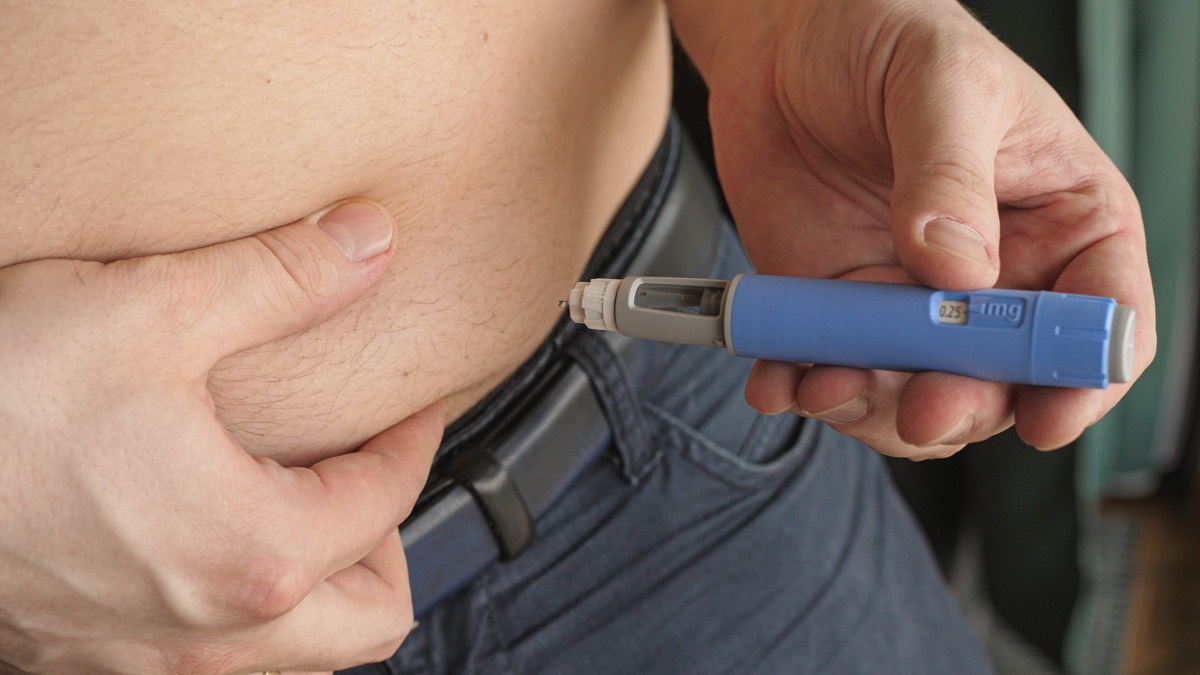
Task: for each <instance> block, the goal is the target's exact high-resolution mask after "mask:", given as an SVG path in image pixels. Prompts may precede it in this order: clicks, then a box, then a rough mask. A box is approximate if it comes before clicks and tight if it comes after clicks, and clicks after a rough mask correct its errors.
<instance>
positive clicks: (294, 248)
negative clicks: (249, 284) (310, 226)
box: [252, 228, 340, 314]
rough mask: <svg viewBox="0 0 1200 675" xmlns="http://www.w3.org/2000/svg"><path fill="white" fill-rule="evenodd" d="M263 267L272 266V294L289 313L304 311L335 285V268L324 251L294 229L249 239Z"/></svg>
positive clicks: (303, 312) (336, 275)
mask: <svg viewBox="0 0 1200 675" xmlns="http://www.w3.org/2000/svg"><path fill="white" fill-rule="evenodd" d="M252 241H254V242H257V246H256V247H255V252H256V253H257V254H258V255H259V256H261V257H262V259H263V261H264V263H265V267H267V268H269V269H272V270H273V273H272V274H271V275H270V279H271V280H272V281H271V283H272V284H273V285H274V288H272V289H271V290H273V291H276V292H275V293H273V294H272V295H273V297H275V298H277V299H278V301H279V302H280V303H281V304H282V305H283V306H282V309H284V310H287V311H289V312H292V313H300V314H308V313H311V311H312V303H313V301H314V300H316V299H318V298H322V297H326V296H329V295H332V294H333V293H334V292H335V291H336V290H337V288H338V285H339V276H340V275H339V270H338V266H337V265H336V264H334V263H333V262H332V261H331V260H330V259H329V256H328V255H327V254H326V250H325V249H324V248H323V247H322V246H321V245H320V244H318V242H317V241H315V240H314V238H312V237H305V236H302V233H301V232H299V231H297V230H295V228H285V229H284V230H282V231H272V232H266V233H263V234H261V235H258V236H256V237H254V238H253V239H252Z"/></svg>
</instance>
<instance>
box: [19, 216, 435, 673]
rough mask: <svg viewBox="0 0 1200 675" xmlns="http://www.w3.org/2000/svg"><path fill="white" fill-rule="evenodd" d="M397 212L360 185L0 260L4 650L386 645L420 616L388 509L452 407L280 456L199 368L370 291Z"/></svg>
mask: <svg viewBox="0 0 1200 675" xmlns="http://www.w3.org/2000/svg"><path fill="white" fill-rule="evenodd" d="M393 230H394V225H393V224H392V221H391V219H390V218H389V217H388V216H387V214H386V213H385V212H384V211H383V210H382V209H381V208H379V207H378V206H377V205H374V204H371V203H369V202H349V203H346V204H343V205H339V206H338V207H336V208H334V209H332V210H327V211H326V212H324V213H318V214H314V215H312V216H309V217H308V218H305V219H303V220H301V221H299V222H297V223H293V224H292V225H288V226H285V227H281V228H278V229H275V230H272V231H269V232H265V233H263V234H260V235H258V236H255V237H250V238H247V239H241V240H237V241H232V242H228V243H224V244H219V245H216V246H211V247H208V248H205V249H200V250H196V251H189V252H185V253H177V254H172V255H164V256H153V257H147V258H138V259H132V260H127V261H121V262H116V263H111V264H107V265H105V264H101V263H92V262H79V261H68V260H44V261H37V262H30V263H25V264H21V265H16V266H13V267H9V268H6V269H3V270H0V337H2V339H3V345H4V346H3V348H0V372H3V373H4V378H3V380H4V386H3V387H2V388H0V661H7V662H9V663H11V664H12V665H13V666H15V667H18V668H21V669H24V670H27V671H31V672H120V673H128V672H139V673H144V672H169V673H246V672H252V671H263V670H279V669H287V670H308V671H315V670H329V669H335V668H341V667H346V666H350V665H354V664H358V663H363V662H367V661H371V660H379V659H381V658H386V657H387V656H390V655H391V654H392V653H393V652H394V650H395V649H396V647H397V646H398V645H399V643H400V642H401V641H402V640H403V638H404V637H405V635H406V634H407V631H408V630H409V628H410V627H411V625H412V604H411V598H410V591H409V586H408V573H407V567H406V563H405V558H404V550H403V548H402V546H401V543H400V538H399V534H398V531H397V525H398V524H399V523H400V522H401V521H402V520H403V518H404V517H405V516H406V515H407V514H408V513H409V511H410V510H411V508H412V505H413V502H414V500H415V499H416V497H417V495H418V494H419V492H420V490H421V488H422V486H423V485H424V482H425V479H426V476H427V472H428V469H429V466H430V463H431V462H432V458H433V455H434V452H435V451H436V449H437V446H438V443H439V442H440V438H441V433H442V427H443V424H444V419H443V417H444V410H443V406H442V405H441V404H435V405H433V406H430V407H429V408H427V409H425V410H423V411H421V412H419V413H417V414H415V415H413V416H412V417H410V418H409V419H407V420H405V421H403V422H401V423H400V424H398V425H396V426H395V427H393V428H391V429H389V430H387V431H385V432H383V433H382V434H380V435H379V436H377V437H375V438H374V439H372V440H370V441H369V442H367V443H366V444H365V445H363V446H362V447H361V448H360V449H359V450H358V451H357V452H352V453H349V454H345V455H341V456H337V457H333V458H330V459H327V460H324V461H321V462H319V463H317V464H314V465H313V466H312V467H310V468H285V467H282V466H280V465H279V464H278V463H276V462H274V461H272V460H270V459H261V458H253V457H251V456H249V455H248V454H247V453H246V452H244V451H243V449H242V448H241V447H239V446H238V445H237V443H235V442H234V441H233V440H232V438H231V437H230V435H229V434H228V432H227V431H226V429H225V428H224V427H223V426H222V425H221V424H220V423H219V421H218V420H217V418H216V417H215V415H214V412H213V402H212V398H211V396H210V395H209V392H208V389H207V377H208V371H209V369H210V368H211V366H212V365H213V364H214V363H215V362H216V361H217V360H218V359H220V358H222V357H224V356H226V355H229V354H231V353H234V352H237V351H240V350H243V349H246V348H248V347H252V346H254V345H258V344H261V343H264V342H267V341H269V340H272V339H275V338H279V337H282V336H286V335H290V334H293V333H296V332H298V331H300V330H302V329H304V328H306V327H308V326H311V325H314V324H316V323H319V322H320V321H322V320H323V319H324V318H326V317H328V316H330V315H331V314H333V313H334V312H336V311H338V310H340V309H341V308H343V307H345V306H346V305H348V304H349V303H350V302H351V301H352V300H354V299H355V298H356V297H358V296H359V295H360V294H361V293H362V292H363V291H364V290H366V288H367V287H368V286H370V285H371V284H372V283H374V281H375V280H376V279H378V278H379V276H380V275H381V274H382V273H383V271H384V269H385V268H386V267H387V265H388V264H389V263H390V261H391V259H392V257H393V253H394V251H393V246H392V244H391V241H392V237H393ZM343 251H344V252H343Z"/></svg>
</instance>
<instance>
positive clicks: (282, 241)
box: [109, 200, 395, 366]
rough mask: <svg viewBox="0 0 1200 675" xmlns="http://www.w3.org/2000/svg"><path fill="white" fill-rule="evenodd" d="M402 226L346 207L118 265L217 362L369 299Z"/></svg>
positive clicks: (365, 206) (371, 209)
mask: <svg viewBox="0 0 1200 675" xmlns="http://www.w3.org/2000/svg"><path fill="white" fill-rule="evenodd" d="M394 229H395V226H394V224H393V222H392V219H391V217H390V216H389V215H388V214H387V212H386V211H385V210H384V209H383V208H382V207H380V206H379V205H377V204H375V203H373V202H368V201H362V200H354V201H347V202H342V203H339V204H337V205H335V206H333V207H331V208H329V209H326V210H324V211H321V212H318V213H316V214H313V215H310V216H308V217H306V218H304V219H302V220H300V221H297V222H295V223H292V224H290V225H285V226H283V227H278V228H275V229H273V230H269V231H267V232H263V233H261V234H258V235H255V236H252V237H246V238H243V239H238V240H236V241H231V242H226V243H223V244H217V245H214V246H208V247H205V248H202V249H197V250H194V251H186V252H183V253H176V254H171V255H164V256H152V257H149V258H139V259H134V260H129V261H123V262H119V263H114V264H113V265H110V266H109V268H111V271H110V273H111V274H114V275H119V276H121V277H123V278H122V281H123V282H124V284H125V285H126V286H129V285H135V286H136V287H139V288H141V289H149V290H152V291H155V292H153V293H150V294H147V295H149V296H150V297H153V298H155V299H156V302H157V305H156V309H157V311H152V312H150V313H149V317H148V318H149V319H150V320H152V321H155V322H157V323H159V324H160V327H161V324H162V323H163V322H166V323H168V325H169V326H170V327H171V328H172V329H173V330H171V331H168V332H169V333H171V334H173V335H179V334H180V333H183V334H186V335H189V336H192V337H194V338H196V339H195V340H194V343H195V344H196V345H197V346H199V348H200V350H201V352H200V354H198V355H199V356H201V357H202V358H201V360H203V361H207V363H204V364H203V365H204V366H208V365H211V364H212V363H213V362H215V361H216V360H217V359H218V358H220V357H222V356H225V355H228V354H231V353H234V352H237V351H241V350H244V349H246V348H249V347H252V346H255V345H259V344H262V343H265V342H268V341H270V340H273V339H275V338H278V337H282V336H285V335H290V334H292V333H296V332H298V331H300V330H302V329H304V328H307V327H308V326H311V325H314V324H316V323H319V322H320V321H322V320H323V319H324V318H326V317H328V316H329V315H331V314H332V313H334V312H336V311H337V310H339V309H341V308H342V307H345V306H346V305H347V304H349V303H350V302H351V301H353V300H354V299H355V298H357V297H358V296H359V295H361V294H362V293H363V291H365V290H366V289H367V287H369V286H370V285H371V283H373V282H374V281H375V280H376V279H378V278H379V276H380V275H381V274H382V273H383V270H384V269H385V268H386V266H387V264H388V263H389V262H390V261H391V259H392V257H393V256H392V253H393V251H392V247H391V242H392V238H393V232H394Z"/></svg>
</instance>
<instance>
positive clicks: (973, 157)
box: [885, 45, 1005, 289]
mask: <svg viewBox="0 0 1200 675" xmlns="http://www.w3.org/2000/svg"><path fill="white" fill-rule="evenodd" d="M938 47H939V45H925V46H924V47H923V48H918V49H915V50H912V51H910V52H909V56H910V58H909V59H908V61H909V62H908V63H907V64H906V63H895V62H894V63H893V68H895V69H896V72H897V73H898V74H899V75H901V77H897V81H896V82H894V83H889V84H895V86H890V87H889V89H890V91H889V94H893V93H894V96H889V99H890V100H888V102H887V104H888V105H887V109H886V113H885V114H886V119H887V127H888V136H889V139H890V141H891V145H892V164H893V169H894V173H895V184H894V189H893V193H892V206H891V217H892V228H893V238H894V240H895V244H896V251H897V253H898V254H899V256H900V262H901V263H902V264H903V265H904V268H905V270H906V271H907V272H908V273H909V275H910V276H912V277H913V278H914V279H916V280H917V281H919V282H921V283H923V284H926V285H928V286H933V287H937V288H950V289H969V288H986V287H990V286H992V285H994V284H995V283H996V279H997V277H998V275H999V271H1000V256H999V241H1000V220H999V213H998V206H997V202H996V187H995V163H996V153H997V149H998V147H999V143H1000V139H1001V137H1002V135H1003V130H1002V128H1001V119H1002V112H1003V107H1004V105H1005V102H1004V100H1003V99H1004V90H1005V87H1004V85H1003V83H1002V82H999V81H997V80H998V78H1000V77H1001V76H1000V75H998V74H997V73H998V69H996V68H988V67H987V65H986V64H987V63H995V60H994V58H995V57H992V56H991V55H990V54H967V53H952V54H949V55H944V58H940V59H939V58H931V56H930V52H929V50H935V49H938ZM942 48H943V49H949V50H951V51H953V50H954V49H955V47H954V46H953V45H951V46H943V47H942ZM958 48H959V49H962V50H964V51H965V50H969V49H972V48H970V47H963V46H962V45H959V46H958ZM899 51H900V50H898V52H899ZM975 51H979V50H978V49H975ZM896 58H897V60H898V61H903V60H905V56H904V54H903V53H898V54H897V57H896ZM913 58H917V59H920V60H913ZM989 59H990V61H989ZM921 63H925V64H927V65H925V66H924V67H922V66H921V65H920V64H921ZM933 63H936V65H929V64H933Z"/></svg>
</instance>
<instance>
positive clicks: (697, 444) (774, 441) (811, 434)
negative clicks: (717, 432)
mask: <svg viewBox="0 0 1200 675" xmlns="http://www.w3.org/2000/svg"><path fill="white" fill-rule="evenodd" d="M645 409H646V412H647V419H648V420H649V422H650V425H651V426H652V427H653V430H654V433H655V435H656V437H657V438H658V441H659V445H660V446H661V447H663V448H665V449H667V450H668V451H674V452H677V453H678V454H679V455H681V456H682V457H683V458H684V459H686V460H687V461H689V462H690V463H692V464H694V465H696V466H697V467H699V468H701V469H703V470H704V471H705V472H707V473H709V474H711V475H712V476H713V477H715V478H717V479H719V480H721V481H723V482H725V483H727V484H729V485H731V486H733V487H735V488H740V489H757V488H759V487H762V486H763V485H764V484H768V483H771V482H773V481H774V480H776V479H778V478H779V477H782V476H787V475H790V474H791V473H792V472H793V471H795V470H797V469H798V468H799V467H800V465H801V464H802V463H803V462H804V461H805V458H806V457H807V456H808V455H809V454H810V452H811V451H812V448H813V445H814V444H815V442H816V438H817V435H818V426H819V425H817V424H815V423H812V422H807V421H806V420H804V419H803V418H800V417H795V416H792V415H774V416H764V415H758V416H756V417H755V418H754V420H753V421H752V422H751V423H750V424H749V426H748V428H747V429H746V431H745V434H744V436H743V437H742V439H741V443H740V445H738V446H737V447H733V445H730V444H725V443H720V442H717V441H716V440H714V439H713V438H712V436H711V435H710V434H706V433H704V432H703V431H701V430H699V429H697V428H696V427H694V426H692V425H691V424H688V423H687V422H685V421H684V420H682V419H680V418H679V417H676V416H675V415H673V414H671V413H670V412H668V411H667V410H665V409H663V408H661V407H659V406H657V405H655V404H653V403H646V404H645Z"/></svg>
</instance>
